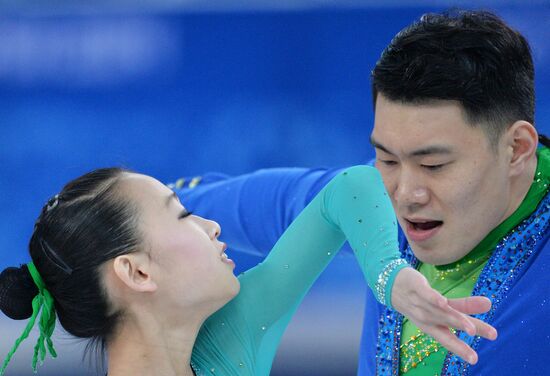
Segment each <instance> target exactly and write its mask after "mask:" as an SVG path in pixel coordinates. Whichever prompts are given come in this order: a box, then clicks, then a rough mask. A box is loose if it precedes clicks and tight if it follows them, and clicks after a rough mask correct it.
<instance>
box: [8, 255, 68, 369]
mask: <svg viewBox="0 0 550 376" xmlns="http://www.w3.org/2000/svg"><path fill="white" fill-rule="evenodd" d="M27 268H28V269H29V272H30V274H31V277H32V279H33V281H34V283H35V284H36V287H37V288H38V294H37V295H36V296H35V297H34V299H33V300H32V316H31V318H30V320H29V322H28V323H27V326H26V327H25V330H24V331H23V334H21V337H19V338H18V339H17V340H16V341H15V344H14V345H13V347H12V349H11V350H10V352H9V353H8V356H7V357H6V359H5V360H4V364H3V365H2V369H0V376H1V375H3V374H4V371H5V370H6V367H7V366H8V363H9V362H10V360H11V358H12V356H13V354H14V353H15V352H16V351H17V348H18V347H19V345H20V344H21V342H23V340H24V339H26V338H27V337H28V336H29V333H30V331H31V330H32V328H33V327H34V324H35V322H36V318H37V317H38V314H39V313H40V310H42V314H41V315H40V320H39V322H38V327H39V329H40V336H39V337H38V340H37V341H36V345H35V346H34V355H33V357H32V369H33V371H34V372H35V373H36V366H37V363H38V359H39V358H40V363H41V364H42V363H43V362H44V358H45V357H46V348H47V350H48V351H49V352H50V355H51V356H52V358H55V357H57V353H56V352H55V349H54V347H53V342H52V338H51V337H52V334H53V331H54V329H55V318H56V316H55V307H54V302H53V297H52V294H50V292H49V291H48V290H47V289H46V285H45V284H44V281H43V280H42V277H41V276H40V273H38V270H36V266H34V263H33V262H29V263H28V264H27ZM44 342H46V343H44Z"/></svg>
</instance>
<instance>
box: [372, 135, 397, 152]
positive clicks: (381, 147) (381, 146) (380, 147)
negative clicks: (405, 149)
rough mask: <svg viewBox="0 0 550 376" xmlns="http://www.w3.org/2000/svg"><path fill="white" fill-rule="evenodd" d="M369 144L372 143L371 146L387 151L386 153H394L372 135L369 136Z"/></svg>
mask: <svg viewBox="0 0 550 376" xmlns="http://www.w3.org/2000/svg"><path fill="white" fill-rule="evenodd" d="M370 144H371V145H372V147H373V148H375V149H380V150H382V151H383V152H385V153H388V154H391V155H394V154H393V153H392V152H391V151H389V150H388V149H387V148H386V147H385V146H384V145H382V144H381V143H379V142H378V141H376V140H375V139H374V137H372V136H371V138H370Z"/></svg>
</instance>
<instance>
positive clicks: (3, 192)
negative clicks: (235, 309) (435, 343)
mask: <svg viewBox="0 0 550 376" xmlns="http://www.w3.org/2000/svg"><path fill="white" fill-rule="evenodd" d="M452 6H459V7H468V8H471V7H475V8H484V9H489V10H493V11H496V12H497V13H498V14H499V15H501V16H502V17H503V18H504V19H505V20H506V21H508V22H509V23H510V24H511V25H513V26H514V27H516V28H517V29H519V30H520V31H521V32H522V33H523V34H524V35H525V36H527V38H528V39H529V41H530V43H531V46H532V50H533V55H534V59H535V65H536V82H537V118H536V122H537V127H538V128H539V130H540V131H542V132H544V133H547V134H548V133H549V132H548V130H550V68H549V67H550V46H549V44H548V40H549V39H550V4H549V2H548V1H543V0H540V1H521V0H500V1H497V0H495V1H485V2H484V1H454V2H451V1H435V0H433V1H427V0H426V1H422V0H417V1H405V0H391V1H390V0H388V1H372V0H365V1H359V0H356V1H352V0H341V1H328V0H317V1H316V0H261V1H260V0H256V1H254V0H250V1H243V0H223V1H222V0H220V1H209V2H206V1H198V0H196V1H191V0H144V1H139V2H132V1H127V0H114V1H113V0H111V1H101V0H99V1H94V2H91V1H87V0H80V1H78V0H72V1H66V0H56V1H30V0H29V1H23V0H22V1H18V2H12V1H0V235H1V236H0V269H3V268H5V267H7V266H10V265H18V264H20V263H26V262H28V261H29V256H28V252H27V242H28V239H29V237H30V235H31V232H32V229H33V224H34V221H35V219H36V217H37V215H38V213H39V211H40V209H41V207H42V205H43V204H44V202H45V201H46V200H47V199H48V198H49V197H50V196H52V195H54V194H55V193H57V192H58V191H59V190H60V189H61V187H62V186H63V184H64V183H66V182H67V181H68V180H70V179H72V178H74V177H76V176H78V175H80V174H82V173H84V172H87V171H88V170H91V169H94V168H97V167H101V166H110V165H123V166H126V167H130V168H132V169H135V170H137V171H140V172H143V173H146V174H150V175H153V176H155V177H157V178H158V179H159V180H161V181H165V182H170V181H174V180H176V179H177V178H178V177H180V176H184V175H185V176H191V175H201V173H204V172H207V171H220V172H224V173H227V174H231V175H235V174H241V173H245V172H248V171H251V170H254V169H258V168H264V167H278V166H310V167H315V166H345V165H351V164H358V163H363V162H366V161H367V160H369V159H370V158H372V156H373V155H374V153H373V150H372V149H371V147H370V145H369V142H368V137H369V134H370V131H371V128H372V121H373V113H372V108H371V103H372V102H371V100H372V99H371V95H370V89H369V73H370V71H371V69H372V68H373V66H374V63H375V61H376V60H377V58H378V57H379V56H380V53H381V52H382V50H383V48H384V47H385V46H386V45H387V44H388V42H389V41H390V40H391V38H392V37H393V36H394V35H395V34H396V33H397V32H398V31H399V30H400V29H401V28H403V27H404V26H406V25H407V24H409V23H411V22H412V21H413V20H414V19H416V18H418V17H419V16H420V15H421V14H423V13H425V12H429V11H440V10H443V9H446V8H448V7H452ZM233 257H234V258H236V259H237V260H238V258H239V256H235V255H233ZM364 292H365V284H364V282H363V280H362V277H361V274H360V272H359V270H358V268H357V266H356V265H355V262H354V260H353V258H352V257H351V256H349V255H346V254H341V255H339V256H338V257H337V259H336V260H335V262H334V263H333V264H332V265H331V266H330V268H329V270H327V271H326V272H325V273H324V275H323V276H322V278H321V279H320V280H319V281H318V283H317V284H316V285H315V286H314V288H313V291H312V292H311V293H310V294H309V296H308V297H307V298H306V300H305V302H304V304H303V306H302V307H301V308H300V310H299V312H298V314H297V316H296V317H295V319H294V320H293V322H292V324H291V326H290V328H289V330H288V331H287V333H286V334H285V337H284V340H283V343H282V346H281V349H280V351H279V353H278V356H277V359H276V362H275V365H274V368H273V372H272V375H319V376H323V375H327V376H328V375H353V374H354V373H355V369H356V362H357V352H358V348H359V336H360V332H361V321H362V320H361V319H362V312H363V295H364ZM24 325H25V322H13V321H10V320H8V319H7V318H6V317H5V316H3V315H1V314H0V359H3V357H4V355H5V354H7V352H8V351H9V349H10V348H11V346H12V344H13V342H14V341H15V339H16V338H17V337H18V336H19V334H20V333H21V331H22V330H23V327H24ZM58 328H59V327H58ZM35 333H36V332H34V333H33V334H31V337H30V339H29V340H27V341H26V343H24V344H23V345H22V350H21V351H19V352H18V353H17V354H16V355H15V357H14V359H13V361H12V364H11V365H10V366H9V368H8V371H7V373H6V375H30V374H32V371H31V367H30V364H31V357H32V355H31V352H32V346H33V345H34V343H35V338H36V335H35ZM55 341H56V345H57V348H58V353H59V357H58V359H56V360H51V359H47V361H46V363H45V364H44V366H43V367H41V368H40V370H39V374H41V375H93V374H96V373H94V371H93V370H91V369H88V368H87V366H86V365H85V363H83V362H82V349H83V346H84V343H82V342H81V341H78V340H74V339H71V338H70V336H69V335H67V334H64V333H63V332H62V331H61V330H58V331H57V335H56V337H55Z"/></svg>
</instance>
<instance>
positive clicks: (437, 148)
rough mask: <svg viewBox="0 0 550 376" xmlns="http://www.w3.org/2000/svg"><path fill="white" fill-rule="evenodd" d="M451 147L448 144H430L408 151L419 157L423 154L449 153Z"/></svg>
mask: <svg viewBox="0 0 550 376" xmlns="http://www.w3.org/2000/svg"><path fill="white" fill-rule="evenodd" d="M451 153H452V149H451V148H450V147H448V146H443V145H431V146H427V147H425V148H421V149H417V150H415V151H413V152H411V153H410V155H411V156H413V157H421V156H424V155H433V154H451Z"/></svg>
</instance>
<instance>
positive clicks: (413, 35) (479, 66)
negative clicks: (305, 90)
mask: <svg viewBox="0 0 550 376" xmlns="http://www.w3.org/2000/svg"><path fill="white" fill-rule="evenodd" d="M372 94H373V101H374V104H376V98H377V95H378V94H382V95H384V97H386V98H388V99H389V100H392V101H399V102H403V103H411V104H424V103H429V102H430V101H433V100H456V101H458V102H459V103H460V104H461V105H462V107H463V109H464V111H465V115H466V120H467V121H468V123H469V124H470V125H472V126H477V125H480V126H482V127H483V129H484V131H485V132H486V134H487V135H488V136H489V140H490V142H491V144H492V145H493V146H495V145H496V143H497V142H498V140H499V138H500V135H501V134H502V133H503V132H504V131H505V130H506V129H507V128H508V127H509V126H510V125H511V124H513V123H514V122H515V121H518V120H525V121H528V122H530V123H531V124H534V120H535V119H534V113H535V89H534V68H533V60H532V57H531V52H530V49H529V44H528V43H527V40H526V39H525V38H524V37H523V36H522V35H521V34H520V33H519V32H517V31H515V30H513V29H511V28H510V27H509V26H508V25H506V24H505V23H504V22H503V21H502V20H501V19H500V18H499V17H497V16H496V15H494V14H492V13H489V12H485V11H458V10H454V11H449V12H446V13H443V14H426V15H424V16H422V17H421V19H420V20H419V21H417V22H415V23H413V24H412V25H410V26H408V27H406V28H405V29H403V30H402V31H401V32H399V33H398V34H397V35H396V36H395V37H394V38H393V40H392V41H391V43H390V45H389V46H388V47H387V48H386V49H385V50H384V52H383V53H382V56H381V57H380V59H379V60H378V62H377V64H376V67H375V68H374V70H373V72H372Z"/></svg>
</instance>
